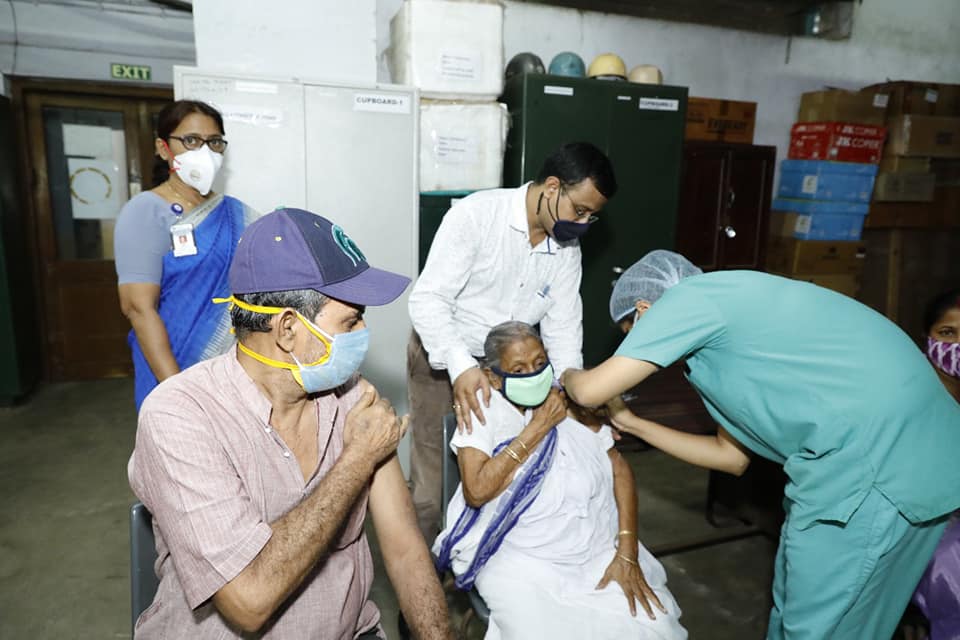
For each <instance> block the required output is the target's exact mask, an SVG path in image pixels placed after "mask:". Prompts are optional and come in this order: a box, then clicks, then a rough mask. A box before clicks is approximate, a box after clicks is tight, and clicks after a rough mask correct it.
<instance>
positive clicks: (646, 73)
mask: <svg viewBox="0 0 960 640" xmlns="http://www.w3.org/2000/svg"><path fill="white" fill-rule="evenodd" d="M627 80H629V81H630V82H638V83H640V84H663V74H662V73H660V69H658V68H657V67H655V66H653V65H652V64H638V65H637V66H635V67H634V68H633V69H630V75H628V76H627Z"/></svg>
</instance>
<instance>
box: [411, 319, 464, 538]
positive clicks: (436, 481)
mask: <svg viewBox="0 0 960 640" xmlns="http://www.w3.org/2000/svg"><path fill="white" fill-rule="evenodd" d="M407 394H408V399H409V403H410V483H411V484H412V485H413V486H412V493H413V506H414V509H416V512H417V524H418V525H419V527H420V531H421V533H423V537H424V539H425V540H426V541H427V547H430V546H432V545H433V540H434V538H436V537H437V534H438V533H440V514H441V512H442V510H443V509H445V508H446V505H441V504H440V483H441V482H442V480H441V465H442V462H443V455H444V452H443V450H442V449H443V425H442V420H443V416H445V415H446V414H448V413H452V412H453V385H451V384H450V377H449V376H448V375H447V371H446V369H443V370H437V369H431V368H430V363H429V362H428V361H427V352H426V351H425V350H424V348H423V344H422V343H421V342H420V336H418V335H417V332H416V331H412V332H411V334H410V342H409V343H408V344H407Z"/></svg>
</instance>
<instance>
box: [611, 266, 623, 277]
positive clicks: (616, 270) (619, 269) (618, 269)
mask: <svg viewBox="0 0 960 640" xmlns="http://www.w3.org/2000/svg"><path fill="white" fill-rule="evenodd" d="M613 272H614V273H615V274H617V275H618V276H619V275H620V274H622V273H623V267H614V268H613Z"/></svg>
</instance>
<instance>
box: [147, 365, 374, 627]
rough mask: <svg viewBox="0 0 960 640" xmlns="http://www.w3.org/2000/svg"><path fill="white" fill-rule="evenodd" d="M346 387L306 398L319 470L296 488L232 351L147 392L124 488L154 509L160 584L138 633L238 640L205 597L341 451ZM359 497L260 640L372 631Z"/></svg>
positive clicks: (260, 400) (369, 564)
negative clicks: (311, 405) (313, 417)
mask: <svg viewBox="0 0 960 640" xmlns="http://www.w3.org/2000/svg"><path fill="white" fill-rule="evenodd" d="M358 397H359V385H357V384H356V380H353V381H351V383H348V384H347V385H345V386H344V387H341V388H340V389H338V390H335V391H332V392H329V393H325V394H322V395H319V396H318V397H317V399H316V401H315V404H316V410H317V418H318V424H319V428H318V430H317V445H318V451H319V457H318V460H319V462H318V464H317V468H316V469H315V470H314V472H313V474H312V475H311V476H310V479H309V480H307V481H304V478H303V473H302V471H301V469H300V465H299V463H298V462H297V458H296V456H295V455H294V454H293V452H292V451H291V450H290V449H289V448H288V447H287V446H286V444H285V443H284V441H283V439H282V438H280V436H278V435H277V433H276V432H275V431H274V430H273V429H272V428H271V427H270V413H271V405H270V402H269V400H267V398H266V397H265V396H264V395H263V394H262V393H261V392H260V390H259V389H258V388H257V386H256V385H255V384H254V382H253V380H251V379H250V377H249V376H248V375H247V373H246V372H245V371H244V369H243V367H241V366H240V363H239V362H237V358H236V354H235V352H231V353H227V354H224V355H222V356H219V357H216V358H213V359H211V360H206V361H204V362H201V363H199V364H197V365H195V366H193V367H190V368H189V369H187V370H186V371H183V372H182V373H180V374H178V375H175V376H173V377H171V378H168V379H167V380H165V381H164V382H163V383H161V384H160V385H159V386H158V387H157V388H156V389H154V390H153V392H152V393H151V394H150V395H149V396H148V397H147V399H146V401H145V402H144V404H143V407H142V409H141V411H140V415H139V424H138V427H137V441H136V448H135V449H134V452H133V455H132V456H131V458H130V463H129V466H128V474H129V478H130V486H131V487H132V488H133V492H134V493H135V494H137V497H139V498H140V500H141V501H142V502H143V503H144V504H145V505H146V507H147V509H149V510H150V512H151V513H152V514H153V518H154V519H153V524H154V534H155V536H156V543H157V553H158V555H159V558H158V560H157V573H158V575H159V576H160V586H159V588H158V590H157V595H156V598H155V599H154V602H153V604H152V605H151V606H150V607H148V608H147V610H146V611H144V612H143V614H142V615H141V616H140V619H139V620H138V622H137V628H136V637H137V638H138V639H142V638H191V639H192V640H203V639H214V638H216V639H218V640H219V639H221V638H240V637H247V636H241V634H240V633H239V632H238V631H237V630H235V629H233V628H231V627H230V626H229V625H228V624H227V623H226V621H225V620H224V618H223V617H222V616H221V615H220V614H219V612H218V611H217V609H216V608H215V607H214V605H213V603H212V601H211V598H212V597H213V595H214V594H215V593H217V591H219V590H220V589H221V588H222V587H223V586H224V585H225V584H227V583H228V582H230V581H231V580H233V579H234V578H236V577H237V575H239V574H240V572H242V571H243V570H244V568H246V567H247V566H248V565H249V564H250V562H252V561H253V559H254V558H255V557H256V556H257V554H259V553H260V550H261V549H262V548H263V547H264V545H266V544H267V541H268V540H269V539H270V537H271V535H272V530H271V528H270V523H271V522H274V521H276V520H277V519H279V518H280V517H282V516H283V515H284V514H286V513H287V512H289V511H290V510H291V509H293V508H294V507H295V506H297V505H298V504H299V503H300V502H301V501H302V500H303V499H304V498H306V497H307V496H308V495H310V494H311V493H312V492H313V491H314V490H316V488H317V486H318V485H319V484H320V482H321V481H322V480H323V478H324V476H326V474H327V473H328V472H329V471H330V469H331V468H332V467H333V465H334V463H335V462H336V460H337V459H338V458H339V457H340V455H341V453H342V452H343V428H344V424H345V421H346V414H347V412H348V411H349V409H350V408H351V407H352V406H353V405H354V404H356V401H357V399H358ZM366 510H367V491H364V492H363V494H361V496H360V498H359V499H358V500H357V502H356V504H355V505H354V507H353V510H352V511H351V512H350V513H349V515H348V517H347V520H346V522H345V523H344V524H343V529H342V531H341V532H340V537H339V539H337V540H335V541H334V543H333V544H332V545H331V549H332V551H330V553H328V555H327V556H325V557H324V558H323V559H322V560H321V561H320V562H319V563H318V564H317V566H316V567H315V568H314V569H313V570H312V571H311V572H310V573H309V574H308V575H307V577H306V579H304V581H303V582H302V583H301V585H300V586H299V587H298V588H297V589H296V590H295V591H294V592H293V594H292V595H291V596H290V597H289V598H288V599H287V601H286V602H285V603H284V605H283V606H282V607H281V608H280V610H279V612H278V613H277V614H275V617H274V618H273V619H272V620H271V621H269V622H268V623H267V624H266V625H265V626H264V628H263V630H262V632H261V633H258V634H254V636H255V637H258V638H274V639H287V638H289V639H291V640H299V639H300V638H321V639H331V640H333V639H337V640H341V639H349V640H352V639H353V638H354V637H355V635H357V634H359V633H361V632H364V631H368V630H371V629H375V628H376V627H377V624H378V621H379V619H380V613H379V611H378V610H377V607H376V605H374V604H373V602H372V601H370V600H369V593H370V587H371V585H372V583H373V560H372V558H371V556H370V548H369V546H368V545H367V539H366V535H365V534H364V532H363V521H364V518H365V515H366Z"/></svg>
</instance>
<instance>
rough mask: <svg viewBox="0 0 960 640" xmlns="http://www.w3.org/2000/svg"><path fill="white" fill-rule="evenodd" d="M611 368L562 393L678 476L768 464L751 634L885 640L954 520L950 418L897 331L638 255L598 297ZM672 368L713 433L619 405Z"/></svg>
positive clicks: (778, 281) (667, 255) (958, 500)
mask: <svg viewBox="0 0 960 640" xmlns="http://www.w3.org/2000/svg"><path fill="white" fill-rule="evenodd" d="M611 315H612V316H613V319H614V321H617V322H620V323H621V325H622V326H623V328H624V329H625V330H626V329H629V333H628V334H627V337H626V339H624V341H623V343H622V344H621V345H620V347H619V349H617V352H616V354H614V355H613V356H612V357H611V358H609V359H608V360H606V361H605V362H603V363H602V364H600V365H599V366H597V367H596V368H594V369H591V370H588V371H582V370H567V371H566V372H565V374H564V375H563V377H562V380H561V383H562V384H563V386H564V388H565V389H566V392H567V394H568V395H569V396H570V398H571V399H573V400H574V401H575V402H577V403H579V404H581V405H586V406H598V405H602V404H605V403H609V409H610V411H611V420H612V422H613V423H614V424H615V425H616V426H617V427H618V428H620V429H621V430H623V431H626V432H629V433H632V434H634V435H636V436H638V437H640V438H643V439H644V440H646V441H647V442H648V443H650V444H651V445H653V446H656V447H658V448H660V449H662V450H663V451H665V452H667V453H669V454H671V455H673V456H675V457H677V458H679V459H681V460H685V461H687V462H690V463H692V464H695V465H699V466H702V467H706V468H708V469H717V470H720V471H726V472H729V473H734V474H740V473H743V471H744V470H745V469H746V467H747V465H748V464H749V462H750V459H749V457H748V454H747V451H748V450H749V451H752V452H753V453H755V454H758V455H761V456H763V457H765V458H769V459H771V460H774V461H776V462H779V463H781V464H783V465H784V470H785V471H786V474H787V476H788V478H789V479H788V483H787V487H786V491H785V494H786V496H785V497H786V500H785V504H786V507H787V518H786V521H785V523H784V525H783V529H782V531H781V536H780V547H779V549H778V552H777V559H776V569H775V577H774V584H773V600H774V602H773V609H772V611H771V614H770V623H769V627H768V632H767V638H769V639H779V638H790V639H800V638H804V639H807V638H809V639H811V640H814V639H816V640H824V639H826V638H838V639H843V640H849V639H860V638H862V639H864V640H878V639H879V640H885V639H886V638H890V636H891V635H892V634H893V632H894V629H895V627H896V625H897V622H898V621H899V619H900V615H901V613H902V612H903V610H904V607H905V606H906V604H907V601H908V600H909V598H910V594H911V593H912V591H913V589H914V587H915V586H916V583H917V581H918V580H919V578H920V576H921V574H922V573H923V571H924V568H925V567H926V565H927V562H928V561H929V560H930V557H931V556H932V554H933V550H934V548H935V547H936V545H937V541H938V540H939V538H940V535H941V533H942V532H943V529H944V527H945V523H946V520H945V516H946V514H948V513H950V512H951V511H952V510H954V509H956V508H958V507H960V464H957V462H956V459H957V452H958V451H960V407H958V405H957V403H956V402H955V401H954V400H953V399H952V398H951V397H950V395H949V394H948V393H947V392H946V390H945V389H944V388H943V385H942V384H940V381H939V380H938V379H937V376H936V374H935V373H934V372H933V369H932V368H931V367H930V365H929V363H928V362H927V360H926V358H925V357H924V356H923V353H922V352H921V351H920V350H919V349H918V348H917V346H916V345H915V344H914V343H913V342H911V341H910V339H909V338H908V337H907V336H906V334H904V333H903V332H902V331H901V330H900V329H899V328H897V326H896V325H894V324H893V323H891V322H890V321H888V320H887V319H886V318H884V317H883V316H881V315H880V314H878V313H876V312H874V311H872V310H871V309H869V308H867V307H865V306H863V305H862V304H860V303H858V302H856V301H855V300H853V299H851V298H848V297H846V296H843V295H841V294H839V293H835V292H832V291H828V290H826V289H822V288H820V287H817V286H815V285H812V284H809V283H805V282H798V281H794V280H789V279H786V278H780V277H777V276H773V275H769V274H765V273H759V272H753V271H719V272H714V273H707V274H703V273H701V272H700V270H699V269H697V268H696V267H695V266H693V265H692V264H690V263H689V262H688V261H687V260H686V259H685V258H683V256H680V255H678V254H675V253H672V252H669V251H654V252H652V253H650V254H648V255H647V256H645V257H644V258H643V259H641V260H640V261H639V262H638V263H637V264H635V265H634V266H632V267H631V268H630V269H628V270H627V271H626V272H625V273H624V274H623V276H622V277H621V278H620V280H619V281H618V282H617V285H616V287H615V289H614V293H613V297H612V299H611ZM678 360H685V363H686V367H685V370H686V375H687V379H688V380H689V381H690V383H691V384H692V385H693V386H694V388H695V389H696V390H697V392H698V393H699V394H700V396H701V398H702V399H703V401H704V404H705V405H706V407H707V410H708V411H709V412H710V414H711V415H712V416H713V418H714V419H715V420H716V421H717V422H718V423H719V425H720V428H719V430H718V433H717V434H716V435H715V436H713V435H709V436H704V435H692V434H687V433H683V432H680V431H676V430H673V429H670V428H668V427H664V426H662V425H659V424H656V423H654V422H651V421H649V420H645V419H643V418H641V417H638V416H636V415H634V414H633V413H631V412H630V411H629V410H628V409H627V408H626V407H625V406H624V404H623V402H622V401H620V399H619V394H621V393H622V392H624V391H626V390H627V389H630V388H631V387H633V386H635V385H636V384H638V383H640V382H642V381H643V380H644V379H646V378H647V376H649V375H651V374H653V373H655V372H656V371H658V370H659V369H660V368H661V367H666V366H668V365H670V364H672V363H674V362H676V361H678Z"/></svg>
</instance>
